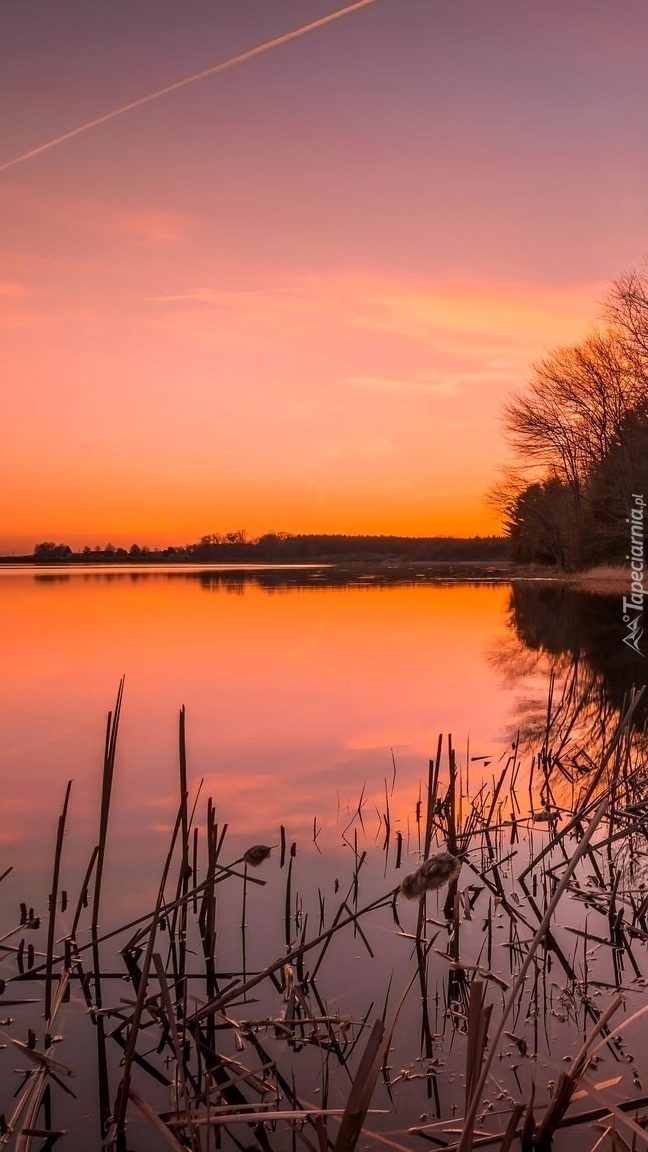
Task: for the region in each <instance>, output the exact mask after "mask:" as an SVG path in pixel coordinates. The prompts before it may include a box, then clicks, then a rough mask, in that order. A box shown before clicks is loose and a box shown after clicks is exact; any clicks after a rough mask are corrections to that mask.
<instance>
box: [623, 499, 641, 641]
mask: <svg viewBox="0 0 648 1152" xmlns="http://www.w3.org/2000/svg"><path fill="white" fill-rule="evenodd" d="M632 499H633V500H634V507H633V508H631V509H630V515H629V516H628V517H627V519H626V524H629V525H630V554H629V555H628V556H626V560H629V561H630V580H631V583H630V596H629V597H628V596H624V597H623V623H624V624H627V626H628V633H627V635H626V636H624V637H623V643H624V644H627V645H628V648H633V649H634V651H635V652H637V653H638V654H639V655H640V656H644V655H645V653H644V652H642V651H641V648H640V647H639V641H640V640H641V637H642V636H643V628H642V626H641V621H642V618H643V606H644V596H645V595H646V591H645V588H644V530H643V529H644V508H645V506H646V504H645V501H644V498H643V496H641V495H638V494H637V493H635V492H633V493H632Z"/></svg>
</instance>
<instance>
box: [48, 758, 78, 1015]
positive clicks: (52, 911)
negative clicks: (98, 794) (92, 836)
mask: <svg viewBox="0 0 648 1152" xmlns="http://www.w3.org/2000/svg"><path fill="white" fill-rule="evenodd" d="M71 788H72V781H71V780H68V783H67V788H66V790H65V800H64V801H63V811H62V813H61V815H60V816H59V822H58V831H57V835H56V851H55V852H54V869H53V875H52V891H51V893H50V906H49V922H48V925H47V961H46V969H45V1019H46V1020H47V1023H48V1025H49V1023H50V1022H51V1016H52V975H53V967H54V929H55V926H56V905H57V903H58V886H59V875H60V871H61V853H62V852H63V834H64V832H65V821H66V819H67V810H68V803H69V800H70V790H71Z"/></svg>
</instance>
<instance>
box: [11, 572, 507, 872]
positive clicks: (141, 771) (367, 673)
mask: <svg viewBox="0 0 648 1152" xmlns="http://www.w3.org/2000/svg"><path fill="white" fill-rule="evenodd" d="M221 579H222V578H221V577H219V576H218V574H213V575H212V576H211V577H210V576H208V575H203V577H202V578H197V577H196V576H195V574H183V573H178V572H177V571H172V572H165V571H160V570H156V571H154V572H152V573H150V574H147V575H143V574H142V573H141V572H136V573H132V574H130V575H129V574H125V573H121V572H120V573H116V572H115V571H114V570H113V571H110V572H107V573H106V572H104V573H100V572H96V571H95V572H90V573H78V572H75V573H73V574H71V575H69V576H67V575H66V576H63V574H62V573H52V574H49V575H48V574H46V573H43V572H40V573H37V574H34V573H33V572H30V571H26V572H20V573H17V572H7V571H5V572H2V573H1V574H0V627H1V629H2V636H3V651H4V654H3V673H2V676H3V681H4V684H3V692H2V721H1V731H0V779H1V781H2V797H3V803H2V810H1V813H0V844H1V845H2V853H3V857H4V858H5V859H7V860H8V861H9V862H10V863H14V864H17V863H21V864H22V865H23V866H24V865H26V864H28V863H31V864H33V863H34V845H35V844H41V843H42V844H43V847H45V846H46V845H47V844H48V843H51V841H52V838H53V836H54V834H55V817H56V816H57V815H58V811H59V808H60V804H61V802H62V798H63V793H64V788H65V784H66V781H67V780H68V778H72V779H73V781H74V783H73V789H72V798H71V809H70V826H69V827H70V838H71V840H73V842H74V843H75V844H77V843H80V841H81V840H88V841H89V840H91V839H92V837H94V836H95V834H96V833H95V829H94V820H95V817H96V813H97V805H98V796H99V788H100V765H101V758H102V748H103V739H104V727H105V717H106V714H107V712H108V710H109V709H110V708H111V707H112V704H113V700H114V698H115V693H116V690H117V685H118V682H119V679H120V677H121V676H122V675H125V677H126V690H125V698H124V708H123V714H122V725H121V731H120V744H119V755H118V764H117V773H116V783H115V819H114V822H113V835H114V839H115V852H116V853H117V852H118V854H119V856H120V858H121V859H122V861H123V863H124V864H126V863H127V864H128V865H129V867H131V866H134V865H135V864H136V863H137V864H139V863H140V862H141V863H142V867H144V868H145V861H144V858H145V855H146V853H145V847H146V850H147V851H148V850H150V849H151V846H153V848H152V852H153V858H154V860H155V865H156V867H157V859H158V851H156V850H155V847H154V845H155V842H156V837H157V840H158V841H160V843H162V842H164V843H165V842H166V831H167V828H168V825H169V822H170V821H172V819H173V816H174V815H175V807H176V803H177V788H178V785H177V751H176V749H177V717H178V710H179V708H180V706H181V705H185V707H186V714H187V732H188V755H189V772H190V778H191V780H192V781H193V782H194V784H196V783H197V782H198V781H199V780H200V779H204V785H203V793H204V794H205V795H211V796H213V797H214V801H215V804H216V807H217V812H218V817H219V819H220V820H221V821H227V822H228V823H229V824H230V826H231V828H232V830H233V831H234V832H237V833H242V834H243V833H244V834H245V836H246V838H248V839H249V838H250V837H251V838H252V839H253V840H259V839H261V840H264V839H265V840H267V842H268V843H273V842H274V840H276V837H277V829H278V827H279V824H280V823H283V824H284V825H286V827H287V830H288V835H289V836H292V837H294V836H303V835H305V834H307V832H308V830H310V829H312V825H313V819H314V818H315V817H317V819H318V823H319V824H321V825H322V827H323V828H324V829H325V830H331V833H332V834H333V830H334V829H335V828H336V826H337V824H338V823H339V821H338V809H341V810H344V811H346V809H347V807H349V806H351V808H353V807H355V805H356V803H357V800H358V797H359V794H360V792H361V790H362V787H363V785H365V796H366V799H367V806H368V811H369V813H374V805H375V804H376V803H377V802H378V801H379V800H380V797H381V796H383V795H384V780H385V778H388V779H389V780H390V781H391V778H392V774H393V762H392V751H393V756H394V759H395V761H396V767H397V774H398V780H399V784H400V785H401V786H402V791H403V792H405V791H406V788H405V785H406V783H408V782H409V783H410V784H411V786H412V787H414V786H415V784H416V782H417V781H418V780H419V778H420V777H421V775H422V773H424V772H426V771H427V759H428V757H429V756H431V755H432V754H433V752H434V750H435V748H436V741H437V735H438V733H439V732H444V733H449V732H451V733H452V734H453V736H454V739H455V742H456V744H457V746H458V748H459V749H460V751H461V753H462V756H463V758H464V759H465V755H464V753H465V748H466V741H467V739H468V738H469V739H470V744H471V749H472V753H473V754H486V753H492V752H493V751H498V750H499V748H500V745H501V743H502V742H503V741H504V740H508V738H509V735H510V733H511V732H512V731H514V729H515V726H516V723H517V721H516V701H517V699H518V698H519V696H520V694H521V693H524V692H526V691H527V688H528V685H526V684H520V685H518V684H511V683H508V682H507V681H506V676H505V671H504V672H503V671H502V670H499V669H498V668H497V667H496V666H495V665H494V663H493V659H492V657H493V654H494V653H496V652H497V651H498V650H501V648H502V646H503V645H504V644H505V642H506V637H507V635H508V633H509V628H508V626H507V617H506V612H507V606H508V603H509V596H510V591H509V589H508V588H507V587H505V586H497V587H488V586H481V587H480V586H460V585H454V586H447V587H441V586H431V585H427V586H419V587H387V588H381V587H378V588H377V587H371V586H369V587H366V586H360V587H343V588H340V587H334V588H326V587H315V588H312V587H306V588H291V589H288V590H286V589H281V588H276V587H261V586H259V584H258V583H255V582H241V581H240V580H239V581H236V580H235V579H233V578H228V579H226V580H225V581H224V582H221ZM210 581H216V582H210ZM374 815H375V813H374ZM398 815H399V817H400V819H401V820H403V821H404V820H405V818H406V813H405V812H401V813H399V814H398ZM370 818H371V817H370ZM89 824H90V825H92V826H91V827H89V826H88V825H89ZM135 833H136V834H137V837H136V839H135ZM84 850H85V846H84ZM160 850H162V849H161V848H160ZM140 857H142V861H140Z"/></svg>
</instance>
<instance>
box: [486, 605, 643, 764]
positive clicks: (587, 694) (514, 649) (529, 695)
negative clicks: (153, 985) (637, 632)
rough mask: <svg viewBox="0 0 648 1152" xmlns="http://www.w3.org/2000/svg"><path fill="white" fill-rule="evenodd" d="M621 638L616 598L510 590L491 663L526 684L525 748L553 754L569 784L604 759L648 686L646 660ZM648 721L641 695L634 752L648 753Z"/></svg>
mask: <svg viewBox="0 0 648 1152" xmlns="http://www.w3.org/2000/svg"><path fill="white" fill-rule="evenodd" d="M623 634H624V633H623V625H622V621H621V607H620V596H619V595H600V594H596V595H593V594H589V593H583V592H581V591H578V590H576V589H574V588H571V587H569V586H566V585H564V584H560V583H546V584H545V583H542V584H541V583H534V584H527V583H524V584H522V583H520V584H515V585H513V586H512V588H511V592H510V599H509V606H508V632H507V635H506V636H505V637H504V639H503V640H501V641H500V642H499V643H498V644H497V645H496V646H494V647H493V649H492V650H491V653H490V660H491V662H492V664H493V665H494V666H495V667H496V668H497V669H498V672H499V673H500V674H501V675H502V677H503V681H504V683H508V684H513V683H514V682H516V681H519V680H520V678H521V677H523V678H524V681H525V684H526V691H525V693H524V695H523V696H521V697H519V699H518V707H517V723H518V725H519V729H520V741H521V744H522V746H523V747H526V748H529V749H531V748H533V749H537V748H540V749H541V750H542V749H545V750H546V749H547V748H551V750H552V757H553V763H554V766H555V767H556V769H557V770H558V772H559V773H560V772H561V771H562V772H563V773H565V772H567V774H568V776H569V778H570V779H571V777H572V773H573V772H575V773H576V775H579V774H581V773H587V772H589V771H590V769H591V768H592V766H593V764H594V763H596V762H598V761H599V760H600V757H601V754H602V752H603V750H604V749H605V748H606V747H607V745H608V743H609V739H610V735H611V733H612V732H613V731H614V729H615V728H616V725H617V724H618V722H619V717H620V715H621V714H622V712H623V711H624V709H625V708H626V707H627V704H628V702H629V701H630V699H631V697H632V694H633V692H634V691H635V690H637V689H638V688H640V687H641V686H642V685H643V684H644V682H645V679H646V671H645V668H644V667H643V666H642V664H643V663H645V661H642V658H641V656H639V655H637V654H636V653H634V652H633V651H632V650H631V649H629V648H628V646H627V645H625V644H624V643H623ZM547 677H550V680H551V685H552V687H551V696H550V700H549V702H548V701H547V691H546V684H547ZM647 718H648V699H646V695H645V694H644V696H643V698H642V699H641V700H640V701H639V703H638V705H637V709H636V712H635V717H634V725H633V730H632V733H631V735H630V736H629V739H630V740H631V741H632V744H633V747H634V748H635V749H636V751H637V752H641V751H643V752H645V751H646V750H647V749H648V735H647V733H646V720H647ZM540 754H542V751H541V753H540Z"/></svg>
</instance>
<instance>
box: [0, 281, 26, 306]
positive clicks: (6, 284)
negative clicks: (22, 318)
mask: <svg viewBox="0 0 648 1152" xmlns="http://www.w3.org/2000/svg"><path fill="white" fill-rule="evenodd" d="M28 295H29V289H28V288H26V286H25V285H24V284H19V283H17V282H16V281H14V280H0V303H5V302H6V303H14V302H15V301H17V300H25V299H26V298H27V296H28Z"/></svg>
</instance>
